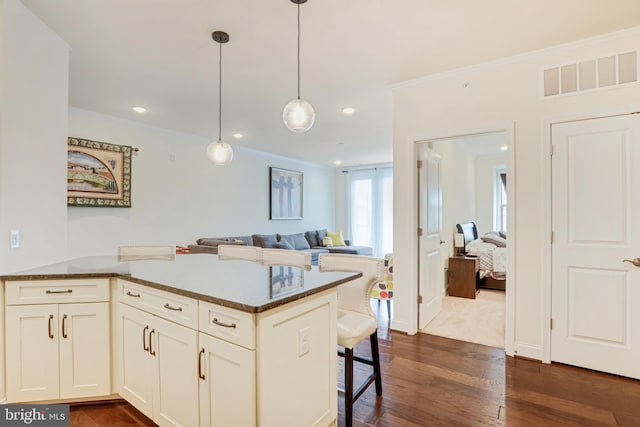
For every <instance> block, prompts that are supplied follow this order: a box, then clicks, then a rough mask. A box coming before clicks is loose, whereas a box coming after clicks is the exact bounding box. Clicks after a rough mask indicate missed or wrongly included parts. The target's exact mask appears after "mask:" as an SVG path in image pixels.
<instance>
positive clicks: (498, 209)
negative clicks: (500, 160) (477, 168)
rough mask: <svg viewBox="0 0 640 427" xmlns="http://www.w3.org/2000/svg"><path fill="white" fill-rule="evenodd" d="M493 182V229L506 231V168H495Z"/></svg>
mask: <svg viewBox="0 0 640 427" xmlns="http://www.w3.org/2000/svg"><path fill="white" fill-rule="evenodd" d="M494 183H495V186H494V188H495V191H494V196H493V201H494V207H493V229H494V230H500V231H507V170H506V169H505V168H504V167H498V168H496V169H495V174H494Z"/></svg>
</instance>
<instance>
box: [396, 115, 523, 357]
mask: <svg viewBox="0 0 640 427" xmlns="http://www.w3.org/2000/svg"><path fill="white" fill-rule="evenodd" d="M497 132H504V133H505V137H506V142H507V176H508V177H509V185H508V186H507V200H508V203H509V208H508V209H507V230H509V231H508V233H509V237H508V240H509V244H508V245H507V283H506V289H505V292H506V298H505V300H506V301H505V353H506V354H507V355H509V356H513V355H514V347H515V291H516V287H515V286H514V280H515V277H516V266H515V254H516V244H517V240H516V228H515V225H516V222H515V219H516V193H515V187H516V160H515V159H516V153H515V151H516V143H515V122H506V123H505V122H503V123H499V124H497V125H493V126H487V127H486V128H472V129H464V128H463V131H461V132H460V133H455V134H451V133H449V134H443V135H431V136H427V137H420V138H411V141H412V143H413V166H412V167H413V168H414V169H413V171H414V177H413V181H414V186H415V187H414V188H416V189H417V188H419V185H418V184H419V183H418V180H419V175H418V168H417V164H418V160H419V159H420V151H419V150H420V144H424V143H428V142H430V141H437V140H443V139H456V138H462V137H465V136H471V135H478V134H485V133H497ZM413 197H414V198H415V201H416V203H415V204H414V208H415V212H414V213H413V215H414V218H415V221H416V224H415V227H414V230H415V231H416V232H415V233H414V234H413V247H414V248H415V252H414V254H415V255H414V269H415V270H414V271H413V272H412V275H413V277H414V278H415V280H414V283H413V285H412V286H410V287H409V290H410V295H409V297H410V301H413V302H412V303H411V306H410V307H411V313H410V319H411V321H412V325H411V327H410V328H409V331H408V333H409V334H413V333H417V332H418V331H419V329H418V303H417V301H418V294H419V293H418V292H419V286H420V283H419V280H420V271H419V264H418V263H419V261H420V251H419V239H420V238H419V237H418V233H417V229H418V223H417V221H419V218H418V206H417V205H418V201H417V197H418V193H417V192H415V194H414V195H413ZM443 274H444V273H443Z"/></svg>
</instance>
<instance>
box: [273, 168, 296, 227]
mask: <svg viewBox="0 0 640 427" xmlns="http://www.w3.org/2000/svg"><path fill="white" fill-rule="evenodd" d="M302 178H303V174H302V172H296V171H290V170H286V169H279V168H274V167H270V168H269V182H270V183H271V185H270V191H269V206H270V211H269V219H302V184H303V182H302V181H303V179H302Z"/></svg>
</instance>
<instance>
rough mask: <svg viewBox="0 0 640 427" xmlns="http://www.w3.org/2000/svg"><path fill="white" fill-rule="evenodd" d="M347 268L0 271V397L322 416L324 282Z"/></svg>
mask: <svg viewBox="0 0 640 427" xmlns="http://www.w3.org/2000/svg"><path fill="white" fill-rule="evenodd" d="M360 276H361V274H359V273H346V272H320V271H318V269H317V267H313V268H311V269H309V270H305V269H301V268H296V267H288V266H263V265H261V264H259V263H255V262H250V261H240V260H234V261H227V260H225V261H221V260H219V259H218V257H217V256H215V255H210V254H189V255H177V256H175V257H171V259H166V260H150V259H146V260H135V261H127V262H125V261H123V260H122V259H118V257H116V256H113V257H85V258H79V259H75V260H70V261H67V262H62V263H59V264H53V265H50V266H44V267H40V268H35V269H31V270H28V271H24V272H19V273H13V274H6V275H3V276H0V279H1V280H2V283H3V286H2V292H1V293H0V303H1V306H2V307H3V308H4V316H1V317H0V322H2V323H3V324H2V325H1V326H2V329H3V330H4V331H5V340H4V342H3V343H2V344H0V345H2V346H4V347H3V348H2V349H1V350H2V351H0V358H2V357H4V359H0V361H1V362H2V364H4V365H5V366H6V368H5V372H6V375H5V378H3V381H1V383H0V391H2V393H1V396H2V397H3V400H4V401H6V402H9V403H12V402H45V401H46V402H69V401H90V400H97V399H101V398H107V397H114V396H116V397H117V396H121V397H123V398H124V399H126V400H127V401H129V402H130V403H131V404H133V405H134V406H135V407H136V408H138V409H139V410H140V411H142V412H143V413H144V414H145V415H147V416H148V417H149V418H151V419H153V421H154V422H155V423H157V424H159V425H161V426H164V425H171V426H175V425H182V426H189V427H191V426H198V425H200V426H209V425H234V426H258V425H259V426H328V425H336V416H337V394H336V390H337V385H336V382H337V381H336V378H337V373H336V369H337V368H336V364H337V361H336V342H337V340H336V319H337V299H336V287H337V286H338V285H340V284H341V283H345V282H347V281H349V280H353V279H355V278H358V277H360Z"/></svg>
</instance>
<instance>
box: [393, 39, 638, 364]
mask: <svg viewBox="0 0 640 427" xmlns="http://www.w3.org/2000/svg"><path fill="white" fill-rule="evenodd" d="M639 46H640V28H635V29H633V30H629V31H626V32H620V33H617V34H612V35H608V36H605V37H600V38H596V39H591V40H587V41H583V42H580V43H574V44H571V45H567V46H561V47H558V48H555V49H548V50H545V51H542V52H536V53H532V54H529V55H522V56H518V57H515V58H510V59H507V60H503V61H497V62H494V63H490V64H484V65H480V66H476V67H470V68H466V69H462V70H456V71H452V72H449V73H445V74H442V75H437V76H432V77H430V78H425V79H422V80H418V81H413V82H408V83H406V84H404V85H398V86H396V87H395V88H394V90H393V96H394V113H393V115H394V171H395V188H396V191H395V213H396V215H395V222H394V232H395V247H394V253H395V258H394V263H395V272H394V273H395V277H394V279H395V285H396V297H397V298H396V301H395V306H396V310H395V319H394V323H393V327H394V328H396V329H401V330H405V331H407V332H410V333H414V332H416V325H417V307H416V304H415V301H416V299H415V298H416V292H417V291H416V288H417V276H416V271H417V269H416V259H417V249H416V248H417V245H416V237H415V227H416V224H417V218H416V211H417V207H416V199H415V188H416V175H415V168H413V167H412V166H413V165H414V162H415V147H414V145H415V141H421V140H428V139H435V138H445V137H450V136H454V135H466V134H474V133H478V132H489V131H498V130H503V129H508V128H509V126H512V125H514V126H515V136H516V138H515V144H514V145H515V146H514V147H512V148H513V149H515V151H514V152H513V154H512V155H513V156H515V157H514V159H515V164H513V165H512V166H513V170H514V172H515V176H514V177H511V179H510V184H511V185H513V184H515V192H516V195H517V196H516V200H515V203H511V202H513V200H510V209H515V215H516V217H515V224H510V225H509V227H510V229H509V232H510V239H509V240H510V245H514V250H515V260H514V262H515V268H514V269H513V271H511V272H510V280H512V284H513V285H514V287H515V288H514V289H513V292H514V294H513V297H514V298H515V300H514V309H515V319H514V320H515V322H514V324H513V326H514V328H515V329H514V332H513V337H512V338H513V341H514V347H513V348H514V351H515V352H516V353H517V354H519V355H522V356H527V357H532V358H538V359H541V358H542V356H543V354H544V351H545V349H546V348H545V346H547V343H548V340H547V338H546V337H547V336H548V318H547V317H546V315H545V310H546V305H545V301H546V300H547V299H548V296H547V295H548V291H547V288H545V286H547V285H548V283H549V282H548V278H547V276H546V273H545V272H546V268H547V266H546V263H547V259H548V253H549V247H548V244H547V240H548V239H547V238H546V235H545V231H546V228H545V227H546V226H545V218H546V217H548V213H549V209H550V208H549V205H548V201H547V182H546V180H547V175H545V171H546V170H548V165H549V162H550V159H549V157H547V156H545V152H546V151H545V150H546V144H547V143H548V141H547V139H546V138H547V135H548V129H549V127H548V123H549V122H551V121H559V120H568V119H569V120H570V119H574V118H586V117H589V116H602V115H606V114H610V113H622V112H630V111H639V110H640V86H639V85H631V86H626V87H615V88H611V89H608V90H599V91H594V92H586V93H582V94H578V95H574V96H565V97H559V98H556V99H543V98H542V96H541V88H540V81H541V71H542V69H543V68H544V67H549V66H553V65H561V64H567V63H575V62H578V61H581V60H585V59H593V58H599V57H604V56H608V55H611V54H616V53H622V52H628V51H631V50H636V49H638V47H639ZM433 100H437V102H434V101H433ZM514 234H515V241H514V239H513V238H512V237H513V236H514Z"/></svg>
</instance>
